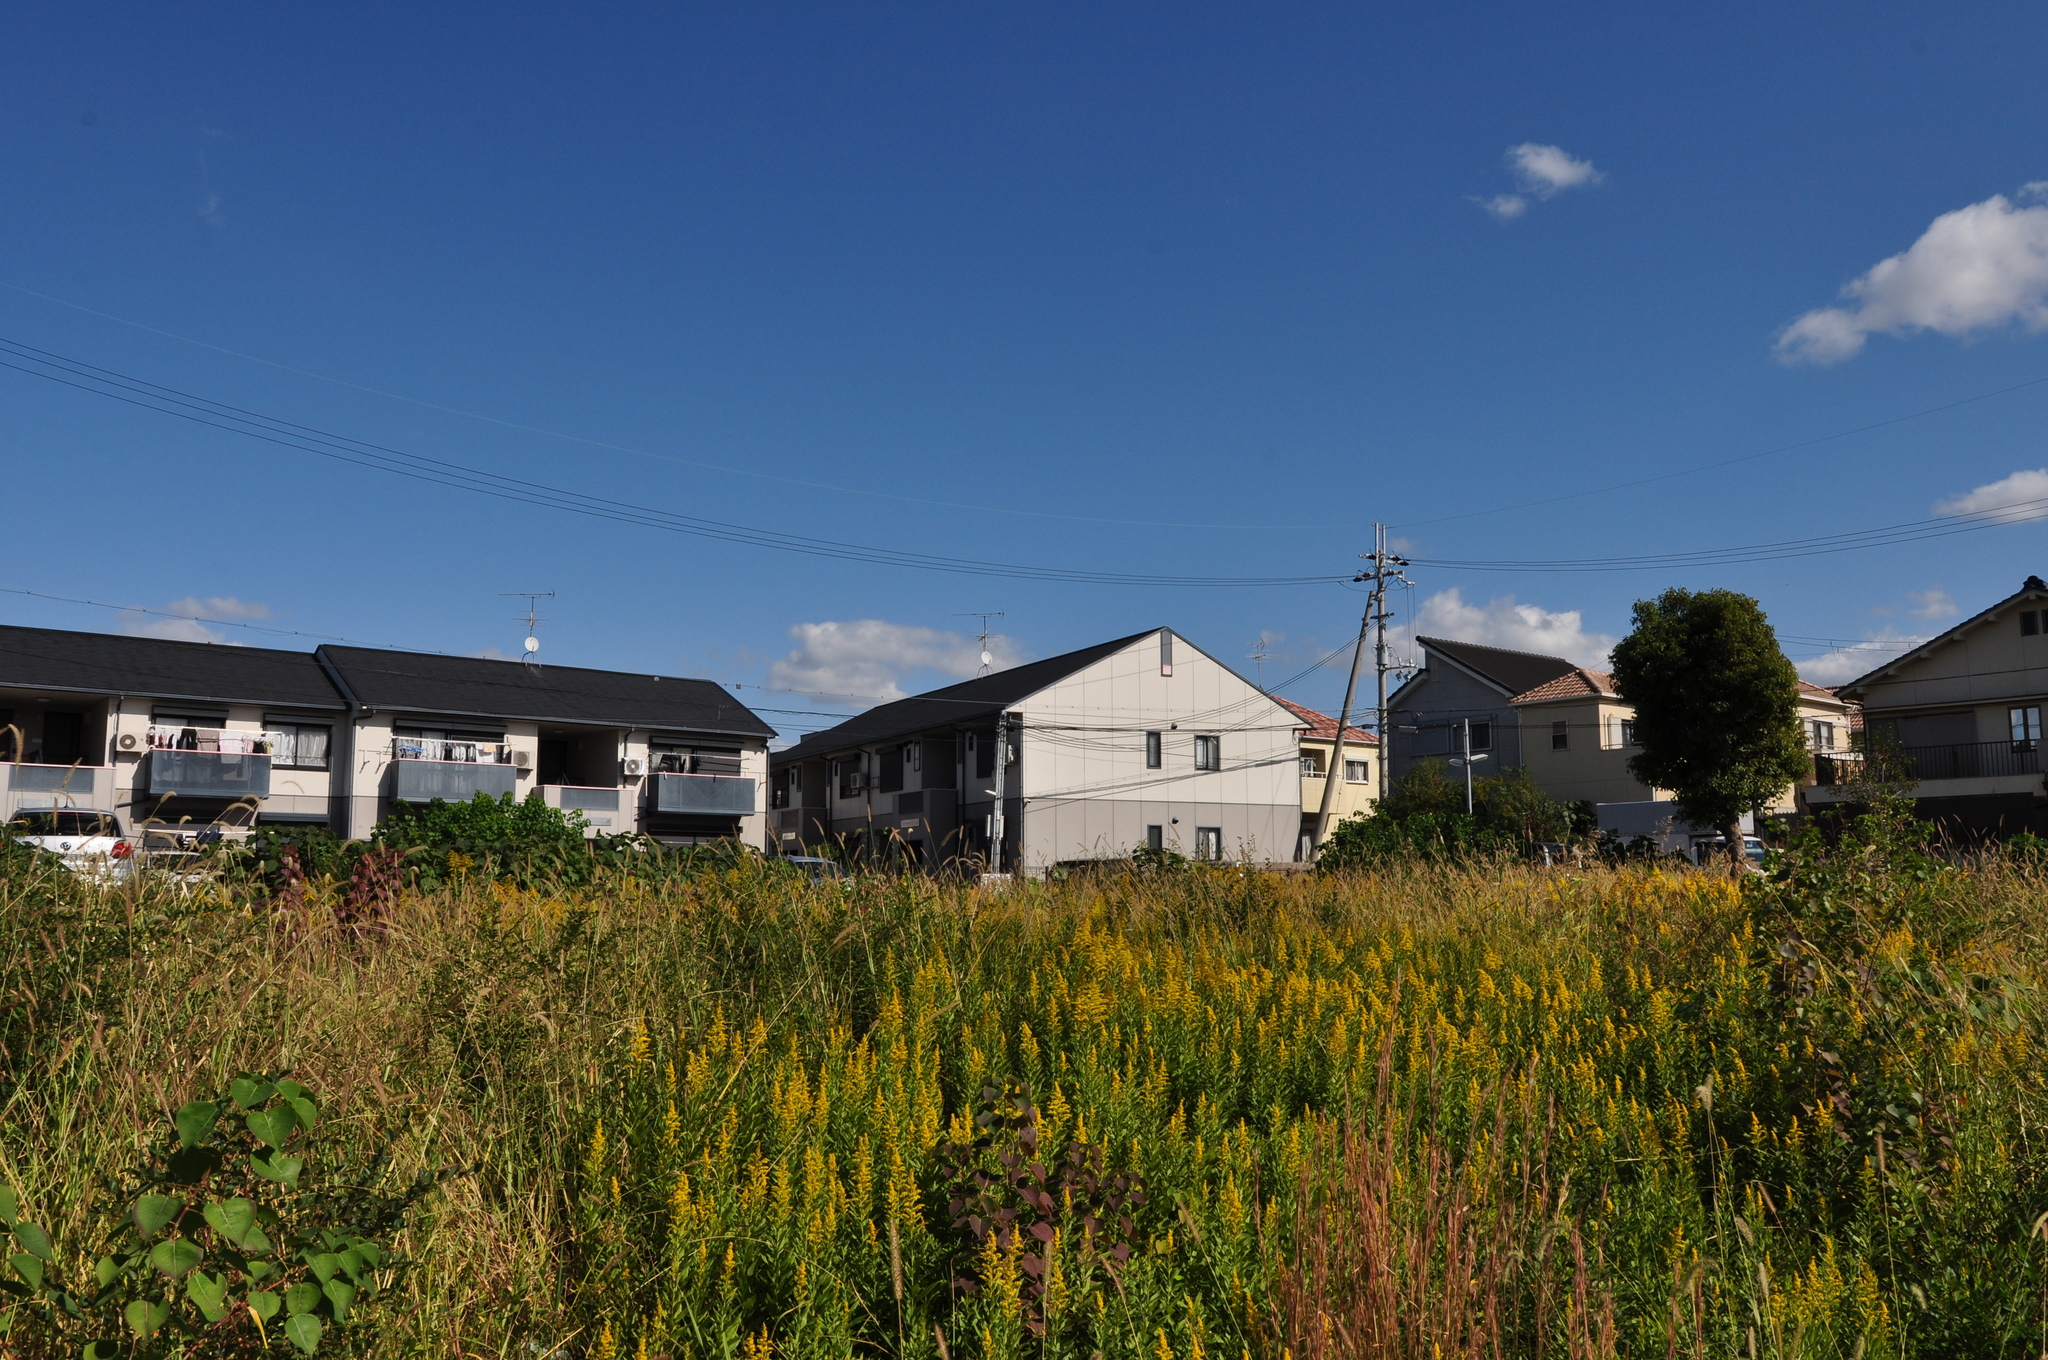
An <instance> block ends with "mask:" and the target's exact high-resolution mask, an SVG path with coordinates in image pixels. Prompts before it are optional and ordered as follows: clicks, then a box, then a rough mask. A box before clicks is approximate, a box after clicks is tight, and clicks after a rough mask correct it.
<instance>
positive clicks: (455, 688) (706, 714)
mask: <svg viewBox="0 0 2048 1360" xmlns="http://www.w3.org/2000/svg"><path fill="white" fill-rule="evenodd" d="M319 655H320V656H321V657H322V658H323V659H324V660H325V661H326V662H327V663H328V664H329V665H330V666H332V667H333V668H334V673H335V674H336V675H337V676H339V677H340V678H341V683H342V684H343V685H346V686H347V687H348V691H349V693H350V694H351V695H352V696H353V697H354V698H355V700H356V702H357V703H360V704H362V705H364V706H365V707H367V708H376V709H383V710H386V711H389V710H392V709H398V710H402V711H405V712H408V713H432V714H445V715H448V716H451V717H455V716H460V717H491V718H509V719H512V720H515V721H529V722H566V723H592V724H596V725H599V726H604V727H640V728H655V729H668V730H673V731H680V732H709V733H717V734H721V735H725V736H749V737H772V736H774V735H775V729H774V728H772V727H770V726H769V725H768V724H767V723H765V722H763V721H761V719H760V718H759V717H758V716H756V714H755V713H754V711H753V710H752V709H750V708H748V707H747V706H746V705H745V704H743V703H741V702H740V701H739V700H738V699H735V698H733V697H732V696H731V695H730V694H727V693H726V692H725V691H724V690H723V689H721V688H719V686H717V685H716V684H713V683H712V682H711V681H709V680H686V679H679V678H677V677H674V676H667V675H646V674H639V673H634V672H628V671H599V670H586V669H584V668H583V667H580V666H528V665H526V664H525V663H523V662H519V661H492V660H487V659H484V658H482V657H471V656H434V655H430V654H427V653H423V652H385V651H378V650H376V649H375V648H369V647H332V646H330V647H322V648H321V649H320V651H319Z"/></svg>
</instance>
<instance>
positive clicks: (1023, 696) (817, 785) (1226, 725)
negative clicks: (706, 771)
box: [769, 628, 1302, 874]
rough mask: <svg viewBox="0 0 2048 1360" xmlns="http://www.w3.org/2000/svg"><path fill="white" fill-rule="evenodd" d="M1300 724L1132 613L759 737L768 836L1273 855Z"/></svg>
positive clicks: (1040, 853)
mask: <svg viewBox="0 0 2048 1360" xmlns="http://www.w3.org/2000/svg"><path fill="white" fill-rule="evenodd" d="M1301 726H1302V723H1301V721H1300V720H1299V719H1298V718H1296V716H1295V715H1294V714H1293V713H1291V712H1289V711H1288V710H1287V709H1286V708H1284V707H1282V706H1281V705H1280V704H1279V703H1278V702H1276V701H1275V700H1273V699H1272V698H1271V697H1269V696H1268V695H1266V694H1264V693H1263V692H1261V691H1260V690H1259V689H1258V687H1257V686H1255V685H1253V684H1252V683H1251V682H1250V681H1247V680H1245V679H1244V678H1243V677H1241V676H1239V675H1238V674H1236V673H1235V672H1234V671H1232V670H1231V669H1230V668H1229V667H1227V666H1225V665H1223V664H1222V663H1221V662H1219V661H1217V660H1215V659H1214V658H1213V657H1210V656H1209V655H1208V654H1207V653H1205V652H1202V651H1201V650H1199V649H1198V648H1196V647H1194V646H1193V645H1192V644H1190V643H1188V642H1187V641H1186V640H1185V639H1184V638H1181V637H1180V636H1179V635H1178V634H1176V633H1175V632H1174V631H1173V630H1172V629H1170V628H1155V629H1148V630H1146V631H1145V632H1142V633H1134V634H1132V635H1131V636H1129V637H1123V638H1117V639H1115V640H1113V641H1110V642H1104V643H1100V644H1097V645H1096V646H1093V647H1086V648H1083V649H1081V650H1079V651H1075V652H1069V653H1067V654H1066V655H1064V656H1056V657H1051V658H1049V659H1047V660H1044V661H1035V662H1031V663H1029V664H1027V665H1023V666H1018V667H1015V668H1013V669H1010V670H1006V671H999V672H997V673H995V674H993V675H986V676H981V677H979V678H977V679H973V680H967V681H963V682H961V683H960V684H957V685H949V686H947V687H945V688H944V689H938V690H933V691H931V692H930V693H928V694H921V695H917V696H915V697H912V698H908V699H900V700H897V701H896V702H894V703H890V704H883V705H881V706H880V707H878V708H873V709H870V710H868V711H867V712H866V713H863V714H860V715H859V716H858V717H854V718H850V719H848V720H847V721H846V722H843V723H840V724H839V725H838V726H836V727H832V728H829V729H827V730H826V731H823V732H816V733H812V734H811V735H809V736H807V737H805V738H804V739H803V740H802V741H800V742H798V743H797V744H796V745H795V746H793V747H791V748H790V749H788V750H785V751H779V752H776V753H774V754H773V755H772V756H771V757H770V759H769V770H770V774H769V780H770V803H771V807H772V809H773V811H772V814H771V815H772V817H773V823H772V833H771V834H773V835H774V837H775V838H776V840H777V842H778V843H779V844H780V845H781V846H782V847H783V848H784V849H785V850H786V851H788V852H790V853H795V852H796V851H798V850H799V849H800V848H802V849H816V848H819V847H826V846H835V847H836V846H843V847H846V848H847V849H848V850H850V851H852V852H854V853H863V852H865V853H873V854H890V855H899V856H902V857H905V858H908V859H910V860H912V861H914V862H921V863H924V864H926V865H931V866H937V865H942V864H947V863H969V864H987V865H996V866H1000V867H1002V868H1003V869H1005V870H1016V869H1021V870H1022V871H1024V872H1026V873H1034V874H1035V873H1043V872H1044V871H1045V870H1047V869H1049V868H1051V867H1053V866H1054V865H1057V864H1061V863H1071V862H1076V861H1085V860H1097V859H1109V858H1115V857H1119V856H1123V855H1127V854H1129V853H1131V852H1132V851H1133V850H1134V849H1136V848H1138V847H1140V846H1144V845H1151V846H1155V847H1158V848H1161V849H1171V850H1176V851H1178V852H1180V853H1181V854H1185V855H1189V856H1192V857H1195V858H1200V859H1209V860H1223V859H1239V858H1243V859H1247V860H1250V861H1253V862H1274V861H1284V860H1288V859H1290V858H1291V857H1292V855H1293V854H1294V851H1295V843H1296V840H1297V837H1298V835H1299V832H1300V825H1301V775H1300V769H1301V765H1300V752H1299V749H1298V746H1297V744H1296V733H1297V732H1298V731H1299V729H1300V728H1301ZM1005 753H1007V754H1005ZM998 788H1000V790H1001V800H1002V809H1003V815H1002V818H1001V822H1002V838H1001V842H1000V844H998V843H996V842H995V841H994V839H993V837H992V833H993V830H994V828H995V825H996V818H995V815H994V814H995V811H996V806H997V803H996V800H997V796H998V795H997V790H998Z"/></svg>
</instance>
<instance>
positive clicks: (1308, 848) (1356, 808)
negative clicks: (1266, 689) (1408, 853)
mask: <svg viewBox="0 0 2048 1360" xmlns="http://www.w3.org/2000/svg"><path fill="white" fill-rule="evenodd" d="M1276 697H1277V696H1276ZM1278 702H1279V704H1280V706H1281V707H1282V708H1284V709H1286V710H1287V711H1288V712H1289V713H1292V714H1293V715H1294V716H1295V718H1296V720H1297V721H1299V722H1300V723H1301V734H1300V737H1299V739H1298V740H1299V743H1300V750H1301V840H1300V843H1299V844H1298V845H1297V846H1296V848H1295V855H1294V857H1295V858H1296V859H1299V860H1305V859H1308V858H1309V857H1310V854H1311V852H1312V850H1313V848H1314V844H1315V830H1316V818H1317V817H1318V816H1320V815H1321V814H1322V810H1323V786H1324V782H1325V781H1326V780H1327V779H1328V778H1329V774H1330V762H1331V760H1332V759H1333V758H1334V757H1335V756H1336V752H1337V720H1336V719H1335V718H1333V717H1331V716H1330V715H1329V714H1327V713H1318V712H1316V710H1314V709H1312V708H1310V707H1309V706H1308V705H1307V704H1297V703H1295V702H1294V701H1293V700H1291V699H1279V700H1278ZM1378 763H1379V739H1378V738H1377V737H1375V736H1374V735H1373V734H1372V733H1370V732H1368V731H1366V730H1365V729H1364V728H1362V727H1349V726H1347V727H1346V728H1345V729H1344V768H1343V770H1342V771H1341V772H1340V773H1341V775H1342V778H1341V779H1340V780H1339V781H1338V784H1337V794H1336V799H1335V801H1334V803H1333V804H1332V805H1331V809H1330V825H1331V826H1335V825H1336V824H1337V823H1339V822H1341V821H1343V820H1344V819H1345V818H1346V817H1365V816H1369V815H1371V813H1372V809H1373V804H1375V803H1376V802H1378V801H1379V794H1378V781H1379V770H1378Z"/></svg>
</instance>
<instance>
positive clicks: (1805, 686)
mask: <svg viewBox="0 0 2048 1360" xmlns="http://www.w3.org/2000/svg"><path fill="white" fill-rule="evenodd" d="M1799 697H1800V698H1802V699H1825V700H1827V701H1829V702H1831V703H1837V704H1840V705H1842V706H1843V707H1844V708H1854V707H1855V705H1854V704H1852V703H1850V702H1849V701H1848V700H1847V699H1844V698H1843V697H1842V696H1841V695H1839V694H1837V693H1835V692H1834V691H1833V690H1831V689H1829V688H1827V687H1826V686H1824V685H1814V684H1809V683H1807V682H1806V681H1804V680H1801V681H1800V682H1799Z"/></svg>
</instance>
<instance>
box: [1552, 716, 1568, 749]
mask: <svg viewBox="0 0 2048 1360" xmlns="http://www.w3.org/2000/svg"><path fill="white" fill-rule="evenodd" d="M1550 749H1551V750H1553V751H1569V750H1571V749H1572V724H1571V719H1569V718H1552V719H1551V720H1550Z"/></svg>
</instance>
